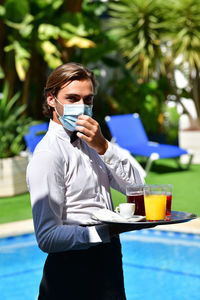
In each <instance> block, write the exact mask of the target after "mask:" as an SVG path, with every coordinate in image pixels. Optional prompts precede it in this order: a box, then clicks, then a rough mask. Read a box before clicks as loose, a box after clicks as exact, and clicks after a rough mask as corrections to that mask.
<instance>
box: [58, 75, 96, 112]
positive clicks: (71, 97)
mask: <svg viewBox="0 0 200 300" xmlns="http://www.w3.org/2000/svg"><path fill="white" fill-rule="evenodd" d="M93 98H94V91H93V86H92V82H91V81H90V80H89V79H84V80H74V81H72V82H70V83H67V84H65V85H64V86H63V87H62V88H61V89H60V90H59V92H58V94H57V99H58V101H59V102H60V103H62V104H87V105H92V104H93ZM56 108H57V111H58V113H59V115H61V116H62V115H63V105H60V104H59V103H58V102H56Z"/></svg>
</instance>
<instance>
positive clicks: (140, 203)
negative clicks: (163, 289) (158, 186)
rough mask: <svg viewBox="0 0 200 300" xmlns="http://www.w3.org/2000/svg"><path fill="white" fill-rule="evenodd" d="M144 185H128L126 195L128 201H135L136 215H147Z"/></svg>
mask: <svg viewBox="0 0 200 300" xmlns="http://www.w3.org/2000/svg"><path fill="white" fill-rule="evenodd" d="M143 187H144V186H143V185H127V187H126V197H127V202H128V203H135V215H139V216H145V208H144V191H143Z"/></svg>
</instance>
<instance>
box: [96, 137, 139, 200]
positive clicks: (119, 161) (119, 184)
mask: <svg viewBox="0 0 200 300" xmlns="http://www.w3.org/2000/svg"><path fill="white" fill-rule="evenodd" d="M100 156H101V158H102V160H103V161H104V163H105V164H106V166H107V169H108V171H109V180H110V185H111V187H112V188H114V189H116V190H118V191H119V192H121V193H123V194H126V185H127V184H134V183H136V184H144V179H143V177H142V176H141V175H140V173H139V171H138V170H137V168H135V167H134V165H133V164H132V163H131V161H130V159H129V158H128V156H127V155H126V154H125V153H122V152H120V151H119V149H118V147H115V145H112V143H110V142H108V149H107V151H106V152H105V153H104V154H103V155H100Z"/></svg>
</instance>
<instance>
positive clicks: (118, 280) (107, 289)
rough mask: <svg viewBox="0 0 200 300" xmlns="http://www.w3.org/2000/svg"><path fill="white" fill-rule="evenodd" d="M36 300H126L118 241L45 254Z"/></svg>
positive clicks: (115, 239) (117, 239) (113, 240)
mask: <svg viewBox="0 0 200 300" xmlns="http://www.w3.org/2000/svg"><path fill="white" fill-rule="evenodd" d="M38 300H126V296H125V291H124V280H123V270H122V254H121V244H120V241H119V238H118V237H115V238H113V239H112V241H111V243H107V244H100V245H97V246H93V247H91V248H89V249H87V250H74V251H66V252H59V253H51V254H49V255H48V256H47V259H46V262H45V265H44V270H43V277H42V281H41V284H40V292H39V297H38Z"/></svg>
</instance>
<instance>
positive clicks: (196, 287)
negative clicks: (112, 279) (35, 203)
mask: <svg viewBox="0 0 200 300" xmlns="http://www.w3.org/2000/svg"><path fill="white" fill-rule="evenodd" d="M120 237H121V242H122V252H123V266H124V280H125V289H126V295H127V300H133V299H134V300H137V299H149V300H151V299H152V300H160V299H167V298H168V299H172V300H179V299H181V300H188V299H193V300H197V299H198V300H199V299H200V235H192V234H180V233H172V232H163V231H155V230H140V231H136V232H129V233H124V234H122V235H121V236H120ZM45 258H46V254H45V253H43V252H42V251H40V250H39V248H38V246H37V243H36V240H35V236H34V234H27V235H22V236H17V237H9V238H4V239H0V299H2V300H36V299H37V294H38V287H39V283H40V279H41V276H42V268H43V264H44V261H45ZM80 300H81V299H80ZM82 300H84V299H82ZM94 300H95V299H94Z"/></svg>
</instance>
